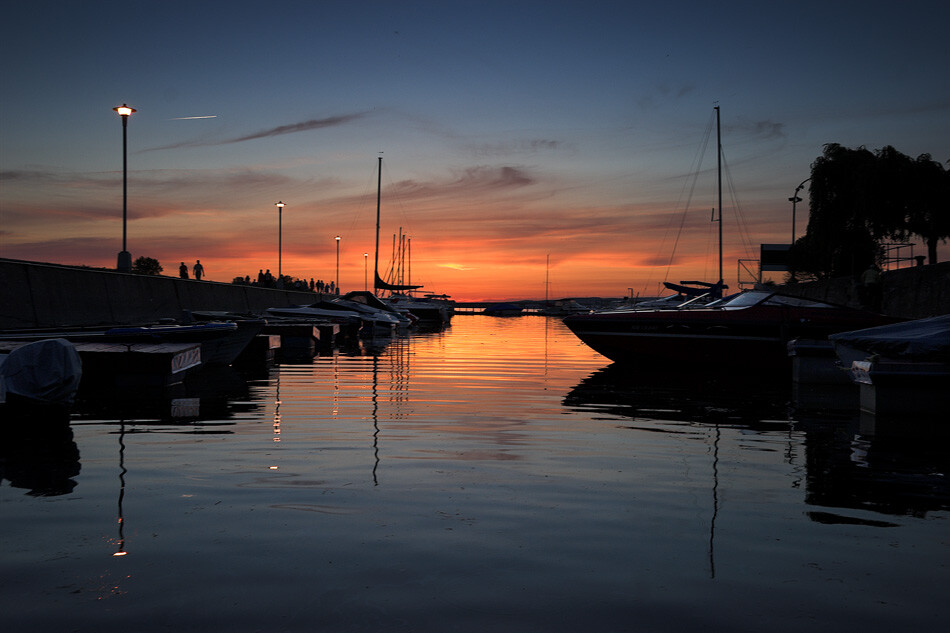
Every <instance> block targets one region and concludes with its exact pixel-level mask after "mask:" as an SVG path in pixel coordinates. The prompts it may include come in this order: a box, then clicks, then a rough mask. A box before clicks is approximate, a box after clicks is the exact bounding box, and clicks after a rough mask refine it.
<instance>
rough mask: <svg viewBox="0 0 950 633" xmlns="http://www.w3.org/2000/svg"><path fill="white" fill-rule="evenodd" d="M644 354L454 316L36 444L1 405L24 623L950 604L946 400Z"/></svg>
mask: <svg viewBox="0 0 950 633" xmlns="http://www.w3.org/2000/svg"><path fill="white" fill-rule="evenodd" d="M641 369H644V370H646V371H637V370H635V369H630V368H623V367H621V366H619V365H617V364H614V363H611V362H610V361H608V360H607V359H605V358H604V357H602V356H600V355H599V354H597V353H596V352H594V351H593V350H592V349H590V348H588V347H587V346H586V345H584V344H583V343H582V342H581V341H579V340H578V339H577V338H576V337H575V336H574V335H573V334H572V333H571V332H570V331H569V330H568V329H567V327H566V326H564V324H563V323H562V321H561V319H560V318H557V317H545V316H540V315H537V314H532V315H526V316H521V317H518V318H507V319H498V318H495V317H491V316H487V315H479V314H473V315H459V316H457V317H456V318H455V319H453V321H452V325H451V326H450V327H447V328H442V329H435V330H416V331H414V332H411V333H407V334H405V335H401V336H394V337H391V338H389V339H386V340H384V341H370V340H365V339H363V340H357V341H355V342H354V343H352V344H350V345H342V346H336V347H334V348H332V349H331V350H328V351H323V352H321V353H319V354H317V355H316V356H315V357H313V358H311V359H309V360H296V361H293V362H277V363H273V362H271V363H259V364H256V365H254V366H253V367H249V368H240V367H237V366H235V367H230V368H209V370H208V371H207V373H205V374H204V375H203V377H201V376H202V374H200V373H199V374H192V375H190V376H189V378H188V379H186V380H184V381H183V382H182V383H181V384H180V385H179V386H177V387H176V388H175V389H171V390H168V391H166V392H163V393H162V394H161V395H160V397H157V398H156V400H155V401H153V402H151V403H144V402H123V401H122V399H121V398H118V397H117V396H118V395H119V394H118V392H112V393H111V394H110V392H105V393H103V394H101V395H100V397H99V398H98V399H83V398H79V399H77V402H76V404H75V407H74V410H73V411H72V413H71V415H70V416H69V419H68V421H67V423H66V424H63V423H62V422H63V421H62V420H59V421H58V422H59V423H58V424H57V421H56V420H46V422H47V423H48V424H49V426H48V427H47V429H53V430H54V432H52V434H47V435H45V436H44V441H43V442H38V441H37V437H36V435H35V431H36V427H35V426H31V425H35V424H36V423H37V422H39V421H40V420H37V419H36V418H31V419H29V420H27V419H23V420H9V419H7V420H6V422H8V423H7V424H5V425H4V427H3V435H4V438H3V443H2V447H3V454H2V461H0V463H2V464H3V472H2V477H3V482H2V484H0V514H2V516H3V517H4V521H3V524H2V526H0V535H2V541H3V543H4V548H5V551H6V554H5V556H4V563H3V565H4V574H3V578H4V591H3V592H0V613H2V614H3V616H2V621H3V622H4V625H5V626H8V627H10V628H13V627H19V628H24V629H30V630H54V629H67V630H76V631H109V630H120V629H125V630H137V631H159V630H168V629H173V630H181V631H191V630H195V631H198V630H201V631H208V630H222V631H223V630H267V631H272V630H276V631H312V630H333V631H369V630H372V631H441V630H456V631H576V630H581V629H583V630H597V631H621V630H632V629H634V630H645V631H694V630H697V629H703V630H712V631H737V630H748V631H752V630H762V629H764V628H768V629H769V630H773V631H800V630H801V629H802V627H806V626H807V627H808V628H809V629H810V630H816V631H841V630H862V631H893V630H903V629H906V628H915V629H918V630H938V629H940V628H943V625H941V624H940V622H943V621H944V620H945V613H944V611H943V607H942V605H943V593H942V587H943V586H944V585H945V584H946V582H947V580H948V579H950V571H948V570H950V568H948V566H947V564H946V563H947V561H948V549H947V548H948V543H947V539H946V521H947V518H948V510H950V487H948V484H947V481H946V476H945V475H946V472H947V469H948V466H950V464H948V461H947V456H946V451H945V450H944V448H943V447H944V446H945V441H946V439H947V438H946V432H947V431H946V428H945V425H934V424H918V423H917V421H916V420H914V419H906V418H883V417H880V416H878V417H876V418H871V419H869V418H868V417H867V416H866V415H862V414H860V413H859V412H858V411H857V410H853V411H851V412H848V413H842V412H834V413H828V414H824V415H823V414H821V413H820V412H808V413H804V412H799V411H796V410H795V408H794V406H792V398H791V385H790V384H789V383H788V382H780V381H773V380H771V379H770V378H769V376H767V375H762V376H759V377H758V379H757V380H755V381H751V382H750V379H749V378H748V377H739V376H732V375H729V374H728V373H725V372H719V373H717V374H716V375H709V374H708V373H707V374H700V375H698V376H696V375H693V374H689V373H686V372H681V371H680V372H676V373H674V374H672V375H671V374H669V373H663V372H657V371H651V370H650V368H641ZM195 376H198V377H201V379H200V380H193V379H192V378H194V377H195ZM110 396H111V397H110ZM146 404H148V406H146ZM10 422H13V423H10Z"/></svg>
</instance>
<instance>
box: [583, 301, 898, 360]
mask: <svg viewBox="0 0 950 633" xmlns="http://www.w3.org/2000/svg"><path fill="white" fill-rule="evenodd" d="M899 320H901V319H897V318H893V317H887V316H884V315H880V314H876V313H873V312H867V311H864V310H858V309H854V308H849V307H845V306H839V305H835V304H831V303H826V302H823V301H816V300H813V299H807V298H804V297H794V296H788V295H783V294H781V293H779V292H771V291H768V290H746V291H744V292H741V293H739V294H736V295H733V296H732V297H729V298H725V299H722V300H721V301H718V302H713V303H710V304H708V305H705V306H702V307H694V308H689V307H687V308H674V309H636V308H630V309H626V310H614V311H609V312H595V313H591V314H578V315H572V316H568V317H566V318H565V319H564V324H565V325H567V327H568V328H570V330H571V331H572V332H573V333H574V334H575V335H576V336H577V337H578V338H579V339H581V341H583V342H584V343H586V344H587V345H588V346H590V347H591V348H592V349H594V350H595V351H597V352H598V353H600V354H602V355H604V356H606V357H607V358H609V359H610V360H613V361H615V362H617V363H624V364H639V365H641V366H643V367H651V366H656V367H681V368H684V369H686V368H693V369H702V370H712V369H717V368H725V367H729V368H746V369H755V370H758V369H762V368H766V367H769V368H781V367H788V366H790V361H789V357H788V351H787V344H788V341H790V340H792V339H795V338H806V339H813V340H826V339H827V338H828V336H829V335H831V334H834V333H837V332H845V331H849V330H856V329H860V328H866V327H873V326H878V325H884V324H887V323H894V322H897V321H899Z"/></svg>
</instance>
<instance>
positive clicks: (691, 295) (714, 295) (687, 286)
mask: <svg viewBox="0 0 950 633" xmlns="http://www.w3.org/2000/svg"><path fill="white" fill-rule="evenodd" d="M715 110H716V184H717V190H718V205H719V207H718V211H719V213H718V219H717V222H718V224H719V280H718V281H717V282H715V283H709V282H705V281H681V282H679V283H678V284H674V283H672V282H669V281H664V282H663V285H664V286H665V287H666V288H668V289H669V290H672V291H674V292H676V293H677V295H680V296H682V297H684V298H685V300H686V301H692V300H699V301H703V300H714V299H721V298H722V291H723V290H724V289H726V288H728V286H726V285H725V283H724V282H723V276H722V128H721V126H720V124H719V106H715Z"/></svg>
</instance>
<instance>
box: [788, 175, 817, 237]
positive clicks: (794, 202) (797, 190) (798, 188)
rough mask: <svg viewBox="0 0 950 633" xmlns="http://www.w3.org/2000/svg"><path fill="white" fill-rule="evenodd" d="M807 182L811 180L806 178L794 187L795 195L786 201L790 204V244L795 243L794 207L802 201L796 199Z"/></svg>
mask: <svg viewBox="0 0 950 633" xmlns="http://www.w3.org/2000/svg"><path fill="white" fill-rule="evenodd" d="M809 180H811V178H806V179H805V180H803V181H802V182H801V184H800V185H798V186H797V187H795V193H793V194H792V197H791V198H789V199H788V201H789V202H791V203H792V244H794V243H795V206H796V205H797V204H798V203H799V202H801V201H802V199H801V198H799V197H798V192H799V191H801V190H802V189H804V188H805V183H806V182H808V181H809Z"/></svg>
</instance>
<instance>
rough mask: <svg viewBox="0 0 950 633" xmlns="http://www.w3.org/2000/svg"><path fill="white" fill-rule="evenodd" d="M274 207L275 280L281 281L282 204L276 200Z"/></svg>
mask: <svg viewBox="0 0 950 633" xmlns="http://www.w3.org/2000/svg"><path fill="white" fill-rule="evenodd" d="M274 206H275V207H277V279H281V274H280V272H281V269H280V264H281V261H280V259H281V252H280V251H281V235H282V233H283V227H282V225H281V223H282V222H283V220H282V218H281V216H283V211H284V203H283V202H281V201H279V200H278V201H277V202H276V203H275V204H274Z"/></svg>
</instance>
